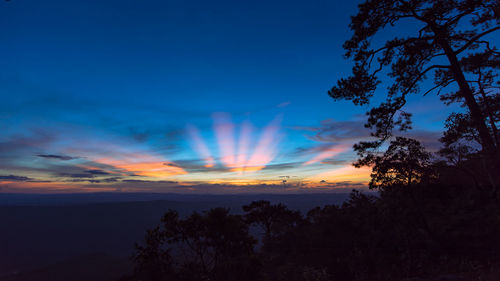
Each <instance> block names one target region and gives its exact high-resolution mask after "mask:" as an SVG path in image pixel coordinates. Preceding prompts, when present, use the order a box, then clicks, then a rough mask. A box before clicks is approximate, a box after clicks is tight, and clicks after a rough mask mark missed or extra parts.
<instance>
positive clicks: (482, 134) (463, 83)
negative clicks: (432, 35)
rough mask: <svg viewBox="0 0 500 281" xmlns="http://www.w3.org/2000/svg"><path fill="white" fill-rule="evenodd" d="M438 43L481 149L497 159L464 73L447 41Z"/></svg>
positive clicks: (440, 40) (492, 142)
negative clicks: (444, 55)
mask: <svg viewBox="0 0 500 281" xmlns="http://www.w3.org/2000/svg"><path fill="white" fill-rule="evenodd" d="M438 44H439V45H440V46H441V48H443V51H444V52H445V54H446V57H447V58H448V60H449V61H450V65H451V71H452V73H453V78H455V80H456V81H457V83H458V86H459V88H460V94H461V95H462V97H463V98H464V99H465V103H466V104H467V107H468V108H469V111H470V114H471V117H472V121H473V122H474V126H475V127H476V129H477V131H478V133H479V138H480V140H481V146H482V147H483V150H484V151H485V152H486V153H488V154H490V155H492V156H494V157H495V159H498V152H497V149H496V147H495V143H494V141H493V138H492V137H491V135H490V133H489V131H488V127H486V123H485V118H484V116H483V113H482V112H481V109H480V108H479V105H478V104H477V101H476V99H475V98H474V94H473V93H472V90H471V89H470V87H469V84H468V83H467V80H466V79H465V76H464V73H463V72H462V69H461V68H460V63H459V62H458V59H457V56H456V55H455V52H453V50H452V49H451V46H450V45H449V44H448V42H447V41H445V40H443V39H438ZM497 161H498V160H497Z"/></svg>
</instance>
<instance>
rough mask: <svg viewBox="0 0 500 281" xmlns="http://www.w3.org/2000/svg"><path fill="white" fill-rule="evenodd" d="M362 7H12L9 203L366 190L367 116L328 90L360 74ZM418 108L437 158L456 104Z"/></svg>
mask: <svg viewBox="0 0 500 281" xmlns="http://www.w3.org/2000/svg"><path fill="white" fill-rule="evenodd" d="M356 9H357V3H356V2H355V1H326V0H324V1H191V0H187V1H152V0H145V1H127V0H120V1H88V0H85V1H78V0H75V1H55V0H53V1H50V0H49V1H37V0H31V1H30V0H23V1H21V0H18V1H16V0H12V1H8V2H7V1H6V2H4V1H2V2H0V42H1V43H0V61H1V62H2V63H1V65H2V66H1V67H0V97H1V98H2V102H1V103H0V124H1V131H0V192H20V193H47V192H48V193H51V192H99V191H107V192H110V191H112V192H113V191H117V192H127V191H129V192H181V193H182V192H191V193H193V192H197V193H238V192H240V193H246V192H317V191H321V192H322V191H332V190H333V191H335V190H345V189H352V188H364V187H366V184H367V182H368V181H369V174H370V169H369V168H361V169H356V168H354V167H353V166H352V162H353V161H355V159H356V155H355V153H354V152H353V151H352V145H353V144H354V143H356V142H358V141H360V140H364V139H367V138H368V135H369V131H368V130H367V129H365V128H364V127H363V124H364V122H365V116H364V113H365V112H366V111H367V110H368V109H369V107H368V106H366V107H355V106H354V105H352V104H351V103H350V102H336V101H334V100H333V99H331V98H330V97H329V96H328V94H327V91H328V90H329V89H330V88H331V87H332V86H333V85H334V84H335V82H336V81H337V80H338V79H340V78H341V77H345V76H347V75H348V74H349V73H350V69H351V67H352V64H351V62H350V61H349V60H346V59H344V57H343V54H344V51H343V49H342V44H343V42H344V41H345V40H347V39H349V38H350V36H351V31H350V30H349V28H348V24H349V21H350V16H351V15H354V14H355V13H356ZM405 28H408V30H406V29H405ZM412 28H415V27H414V26H411V25H408V26H406V27H405V26H404V25H403V26H402V27H399V29H398V30H396V31H398V32H400V33H403V34H404V33H405V32H406V31H408V32H410V31H411V29H412ZM389 35H390V34H388V33H386V34H385V35H382V38H381V39H384V36H389ZM382 97H383V93H382V92H380V93H379V94H377V95H376V96H375V99H374V102H375V103H374V104H372V105H376V102H377V100H378V101H380V100H381V98H382ZM407 109H408V111H410V112H412V113H414V114H415V118H414V122H415V123H414V130H413V131H412V133H411V134H413V136H415V137H416V138H418V139H420V140H422V142H423V143H424V145H426V146H427V147H428V148H430V149H435V148H436V147H437V144H436V141H437V139H438V138H439V137H440V135H441V132H440V131H441V130H442V128H443V122H444V120H445V118H446V116H447V114H448V113H449V111H450V109H449V108H445V106H444V105H442V104H441V103H440V102H439V100H438V98H437V97H435V96H432V95H429V96H426V97H425V98H422V97H415V98H412V97H410V101H409V103H408V107H407Z"/></svg>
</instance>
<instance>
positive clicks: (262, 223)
mask: <svg viewBox="0 0 500 281" xmlns="http://www.w3.org/2000/svg"><path fill="white" fill-rule="evenodd" d="M242 208H243V211H245V221H246V222H247V223H248V224H255V225H258V226H259V227H261V228H262V229H263V230H264V237H265V238H271V237H276V236H278V235H280V234H283V233H285V232H286V231H287V230H288V229H290V228H292V227H294V226H295V225H296V224H297V223H298V222H300V219H301V215H300V213H299V212H297V211H291V210H289V209H288V208H287V207H286V206H285V205H283V204H276V205H271V203H270V202H269V201H266V200H260V201H253V202H252V203H250V204H249V205H245V206H243V207H242Z"/></svg>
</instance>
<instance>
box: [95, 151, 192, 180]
mask: <svg viewBox="0 0 500 281" xmlns="http://www.w3.org/2000/svg"><path fill="white" fill-rule="evenodd" d="M96 162H98V163H102V164H106V165H110V166H113V167H116V168H118V169H122V170H125V171H127V172H131V173H134V174H136V175H140V176H145V177H154V178H164V177H170V176H174V175H183V174H187V172H186V171H185V170H184V169H182V168H181V167H178V166H177V165H175V164H174V163H172V162H168V161H160V159H159V158H157V157H155V156H152V155H147V154H129V155H127V157H125V159H119V160H118V159H112V158H101V159H96Z"/></svg>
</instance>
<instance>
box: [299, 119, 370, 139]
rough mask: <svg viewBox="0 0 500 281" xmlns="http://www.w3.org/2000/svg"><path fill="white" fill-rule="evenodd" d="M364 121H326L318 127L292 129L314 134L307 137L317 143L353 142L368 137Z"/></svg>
mask: <svg viewBox="0 0 500 281" xmlns="http://www.w3.org/2000/svg"><path fill="white" fill-rule="evenodd" d="M364 123H365V121H363V120H360V119H354V120H347V121H336V120H333V119H326V120H323V121H321V124H320V126H318V127H292V129H295V130H299V131H309V132H316V133H315V134H314V135H307V137H308V138H309V139H311V140H314V141H319V142H330V143H332V142H335V143H339V142H354V141H358V140H359V139H363V138H368V137H370V129H368V128H365V127H364Z"/></svg>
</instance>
